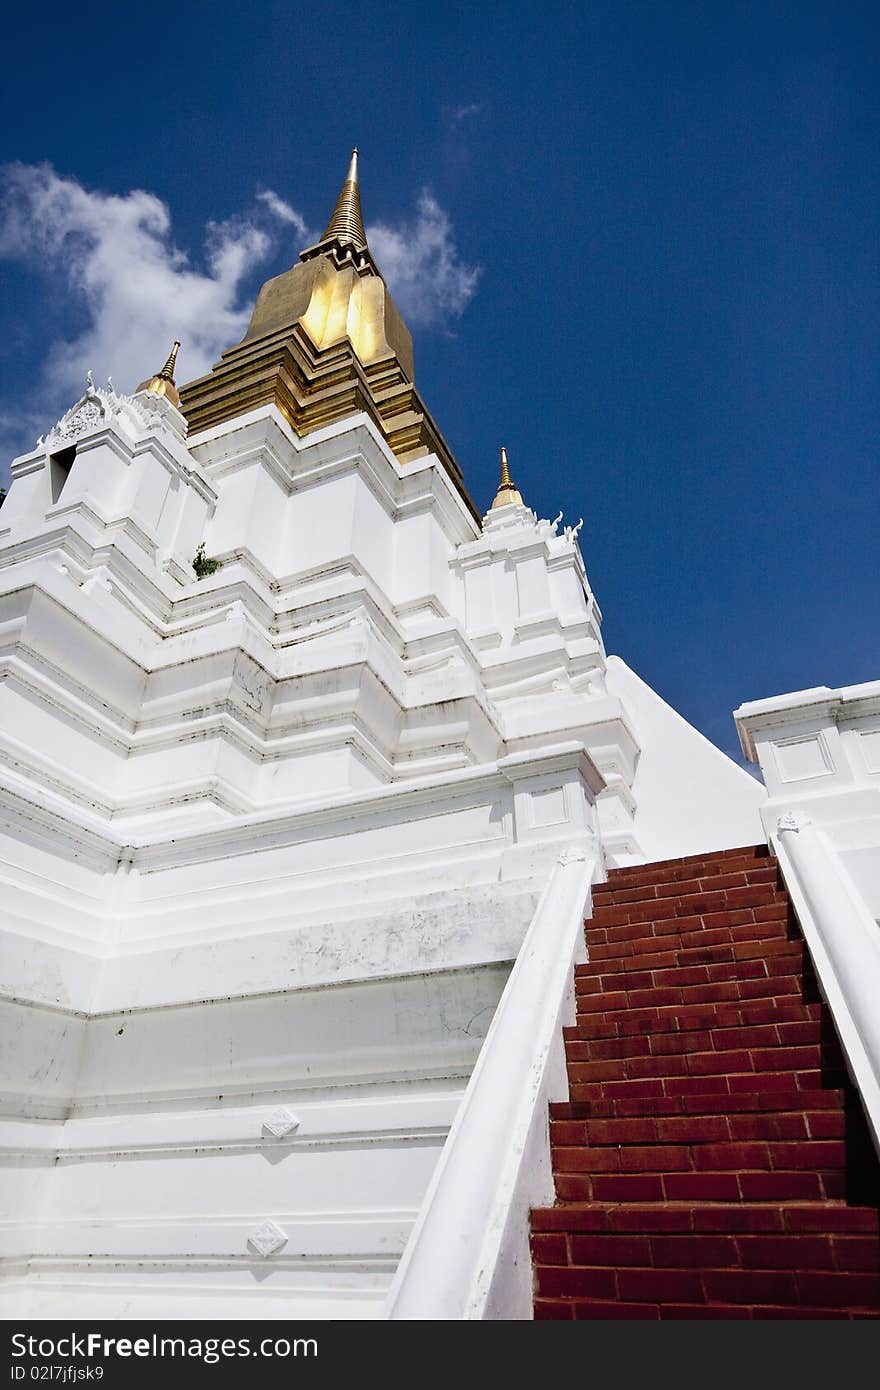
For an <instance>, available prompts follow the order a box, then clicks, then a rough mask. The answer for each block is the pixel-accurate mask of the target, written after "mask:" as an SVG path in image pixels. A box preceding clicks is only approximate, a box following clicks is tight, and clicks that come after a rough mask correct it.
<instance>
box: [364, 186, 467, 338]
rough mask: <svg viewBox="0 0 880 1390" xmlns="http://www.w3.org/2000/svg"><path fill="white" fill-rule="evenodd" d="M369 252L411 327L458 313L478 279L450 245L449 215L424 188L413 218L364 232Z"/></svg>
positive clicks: (452, 244) (451, 235) (453, 246)
mask: <svg viewBox="0 0 880 1390" xmlns="http://www.w3.org/2000/svg"><path fill="white" fill-rule="evenodd" d="M367 240H368V241H369V243H370V250H371V251H372V252H373V255H374V256H375V258H376V263H377V264H378V266H379V269H380V270H381V272H382V274H383V275H384V276H385V279H386V280H387V282H388V287H389V289H390V290H391V293H392V295H393V296H394V299H395V301H396V303H397V305H398V307H399V308H400V311H401V313H402V314H403V316H404V318H405V319H407V320H408V322H409V323H410V324H413V325H416V324H436V323H442V322H446V321H447V320H448V319H450V318H457V317H459V315H461V314H463V313H464V311H465V309H466V308H467V306H468V304H469V303H470V301H471V300H472V299H473V296H474V292H475V291H476V288H477V281H478V280H479V278H480V269H479V266H472V265H466V264H465V262H464V261H463V260H462V259H461V255H460V253H459V250H458V247H457V246H456V243H455V233H454V231H453V228H452V223H451V222H450V220H449V216H448V214H447V213H446V212H444V210H443V208H441V207H440V205H439V203H438V202H437V200H436V198H434V196H433V194H431V193H430V192H429V191H428V190H427V189H423V190H422V192H421V194H420V195H419V200H418V204H417V208H416V216H415V218H413V219H412V220H411V221H409V222H405V223H403V224H401V225H400V226H398V227H389V226H388V225H387V224H385V223H383V222H379V223H376V224H375V225H374V226H371V227H368V228H367Z"/></svg>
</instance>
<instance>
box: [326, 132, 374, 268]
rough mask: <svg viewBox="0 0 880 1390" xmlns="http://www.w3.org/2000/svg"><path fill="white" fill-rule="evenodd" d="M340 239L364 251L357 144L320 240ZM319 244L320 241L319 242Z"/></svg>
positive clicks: (365, 237)
mask: <svg viewBox="0 0 880 1390" xmlns="http://www.w3.org/2000/svg"><path fill="white" fill-rule="evenodd" d="M334 239H335V240H336V241H341V242H345V243H349V244H350V245H352V246H353V247H354V248H355V250H356V251H366V249H367V234H366V232H365V231H364V219H363V216H362V214H361V190H360V185H359V183H358V152H357V146H355V148H354V149H353V150H352V152H351V163H350V164H349V166H348V173H347V174H346V176H345V183H344V184H343V185H342V192H341V193H340V194H339V197H338V198H337V199H336V206H335V208H334V209H333V216H332V217H331V218H330V221H329V222H328V223H327V230H326V231H325V233H324V235H323V236H322V237H321V241H322V242H324V241H331V240H334ZM319 245H320V243H319Z"/></svg>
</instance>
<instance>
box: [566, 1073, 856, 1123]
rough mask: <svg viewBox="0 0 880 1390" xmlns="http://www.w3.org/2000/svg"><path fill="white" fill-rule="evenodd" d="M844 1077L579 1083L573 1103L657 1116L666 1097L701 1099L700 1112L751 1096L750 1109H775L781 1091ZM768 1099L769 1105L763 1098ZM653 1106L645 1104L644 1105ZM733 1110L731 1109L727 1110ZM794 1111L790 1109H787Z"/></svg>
mask: <svg viewBox="0 0 880 1390" xmlns="http://www.w3.org/2000/svg"><path fill="white" fill-rule="evenodd" d="M845 1082H846V1077H845V1074H844V1073H843V1072H842V1071H841V1072H837V1071H833V1072H832V1071H827V1072H822V1071H820V1070H818V1069H814V1070H807V1071H796V1072H786V1071H779V1072H761V1073H757V1072H736V1073H733V1074H724V1075H719V1076H647V1077H640V1078H626V1079H623V1080H610V1079H606V1080H602V1081H597V1080H594V1081H582V1082H576V1083H574V1084H573V1085H572V1086H571V1087H570V1094H571V1099H572V1100H573V1101H597V1100H613V1101H623V1100H626V1101H637V1102H639V1106H638V1113H639V1114H656V1113H658V1112H657V1106H656V1101H657V1100H659V1099H660V1097H663V1096H678V1097H685V1098H686V1097H688V1096H690V1097H699V1104H700V1107H701V1109H702V1108H704V1107H705V1105H706V1104H707V1099H706V1098H707V1097H711V1096H712V1094H713V1093H714V1094H715V1095H717V1096H728V1097H730V1098H731V1100H732V1101H733V1102H734V1104H735V1100H736V1098H737V1097H739V1096H750V1097H752V1099H751V1100H750V1103H749V1107H748V1108H749V1109H752V1110H760V1109H765V1108H766V1109H774V1108H776V1105H775V1101H776V1096H777V1095H778V1094H779V1093H780V1092H782V1091H789V1092H790V1091H815V1090H820V1089H821V1088H822V1087H823V1086H828V1087H831V1088H837V1087H841V1086H843V1085H844V1084H845ZM762 1096H766V1097H767V1098H768V1102H769V1103H768V1105H766V1106H764V1105H762V1104H761V1103H760V1099H759V1098H760V1097H762ZM646 1101H650V1102H651V1104H649V1105H646V1104H645V1102H646ZM730 1108H732V1107H731V1106H728V1109H730ZM787 1108H791V1107H787Z"/></svg>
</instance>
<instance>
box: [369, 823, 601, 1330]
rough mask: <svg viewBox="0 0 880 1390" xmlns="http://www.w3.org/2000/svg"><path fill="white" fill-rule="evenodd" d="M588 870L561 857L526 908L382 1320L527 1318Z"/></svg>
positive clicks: (591, 860) (590, 862)
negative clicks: (532, 1246) (521, 936)
mask: <svg viewBox="0 0 880 1390" xmlns="http://www.w3.org/2000/svg"><path fill="white" fill-rule="evenodd" d="M595 864H596V855H595V851H594V847H593V846H592V844H591V845H590V846H589V847H586V846H585V847H583V848H580V847H579V848H576V849H569V850H566V851H564V852H563V853H562V854H561V855H560V857H559V860H558V862H557V864H556V865H555V867H554V869H553V872H552V874H551V876H550V879H549V881H548V883H547V886H546V888H545V889H544V892H543V893H542V895H541V899H540V901H539V903H538V906H537V908H536V909H535V915H534V917H533V918H532V922H531V925H530V926H529V930H528V932H527V933H526V937H525V940H524V941H523V944H522V947H521V948H520V952H519V955H518V956H517V958H516V962H515V964H514V967H513V969H512V971H511V973H510V978H509V979H508V981H507V985H506V986H505V989H504V993H503V994H502V996H501V1000H500V1002H499V1004H498V1008H497V1009H496V1011H495V1017H494V1018H493V1020H492V1024H491V1026H490V1028H489V1031H488V1033H487V1034H486V1039H485V1042H484V1043H483V1046H482V1049H481V1051H480V1055H479V1057H478V1059H477V1064H476V1066H475V1067H474V1071H473V1074H472V1076H471V1079H470V1082H469V1084H468V1087H467V1090H466V1091H465V1094H464V1098H463V1100H462V1103H461V1106H460V1107H459V1110H458V1114H457V1115H456V1118H455V1121H454V1123H453V1125H452V1128H451V1130H450V1132H449V1137H448V1138H447V1140H446V1144H445V1145H444V1148H443V1152H442V1154H441V1156H440V1159H439V1161H438V1163H437V1167H436V1169H435V1171H434V1175H433V1178H432V1180H431V1183H430V1185H429V1187H428V1191H427V1193H426V1195H425V1200H424V1202H423V1203H422V1208H421V1211H420V1213H419V1217H418V1219H417V1221H416V1224H415V1226H414V1228H413V1232H412V1235H411V1237H410V1239H409V1242H408V1244H407V1248H406V1250H405V1252H404V1255H403V1258H402V1260H401V1262H400V1265H399V1267H398V1270H397V1273H396V1275H395V1278H394V1281H393V1283H392V1286H391V1290H390V1292H389V1295H388V1300H387V1302H386V1305H385V1316H386V1317H387V1318H391V1319H419V1320H424V1319H441V1320H447V1321H449V1320H460V1319H470V1318H529V1317H531V1316H532V1273H531V1262H530V1259H529V1248H528V1224H529V1210H530V1208H531V1207H532V1206H534V1205H537V1204H539V1203H545V1202H550V1201H552V1200H553V1177H552V1172H551V1168H550V1148H549V1131H548V1125H549V1120H548V1102H549V1100H550V1099H560V1098H564V1097H567V1095H568V1082H567V1076H566V1070H565V1052H564V1042H563V1036H562V1026H563V1023H564V1022H565V1021H566V1019H567V1017H568V1014H567V1012H566V1011H567V1010H569V1009H571V1008H572V1004H573V989H574V983H573V978H574V962H575V960H576V959H577V958H578V957H580V958H581V959H582V958H583V950H584V931H583V922H584V914H585V912H586V909H587V906H588V903H589V896H590V884H591V882H592V878H593V872H594V868H595Z"/></svg>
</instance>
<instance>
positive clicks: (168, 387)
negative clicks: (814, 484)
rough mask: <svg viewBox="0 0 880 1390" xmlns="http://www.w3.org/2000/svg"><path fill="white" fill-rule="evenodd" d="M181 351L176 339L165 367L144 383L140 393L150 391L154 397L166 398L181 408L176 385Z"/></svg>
mask: <svg viewBox="0 0 880 1390" xmlns="http://www.w3.org/2000/svg"><path fill="white" fill-rule="evenodd" d="M179 351H180V343H179V342H178V340H177V339H176V338H175V340H174V342H173V344H172V346H171V351H170V352H169V354H168V357H167V358H166V361H165V366H164V367H163V368H162V370H161V371H160V372H157V373H156V375H155V376H151V377H148V378H147V380H146V381H142V382H141V384H140V386H139V387H138V388H137V389H138V391H149V392H150V393H151V394H152V395H154V396H164V397H165V398H166V400H169V401H170V402H171V404H172V405H176V406H177V407H178V408H179V407H180V396H179V395H178V394H177V387H176V386H175V385H174V364H175V363H176V361H177V354H178V352H179Z"/></svg>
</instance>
